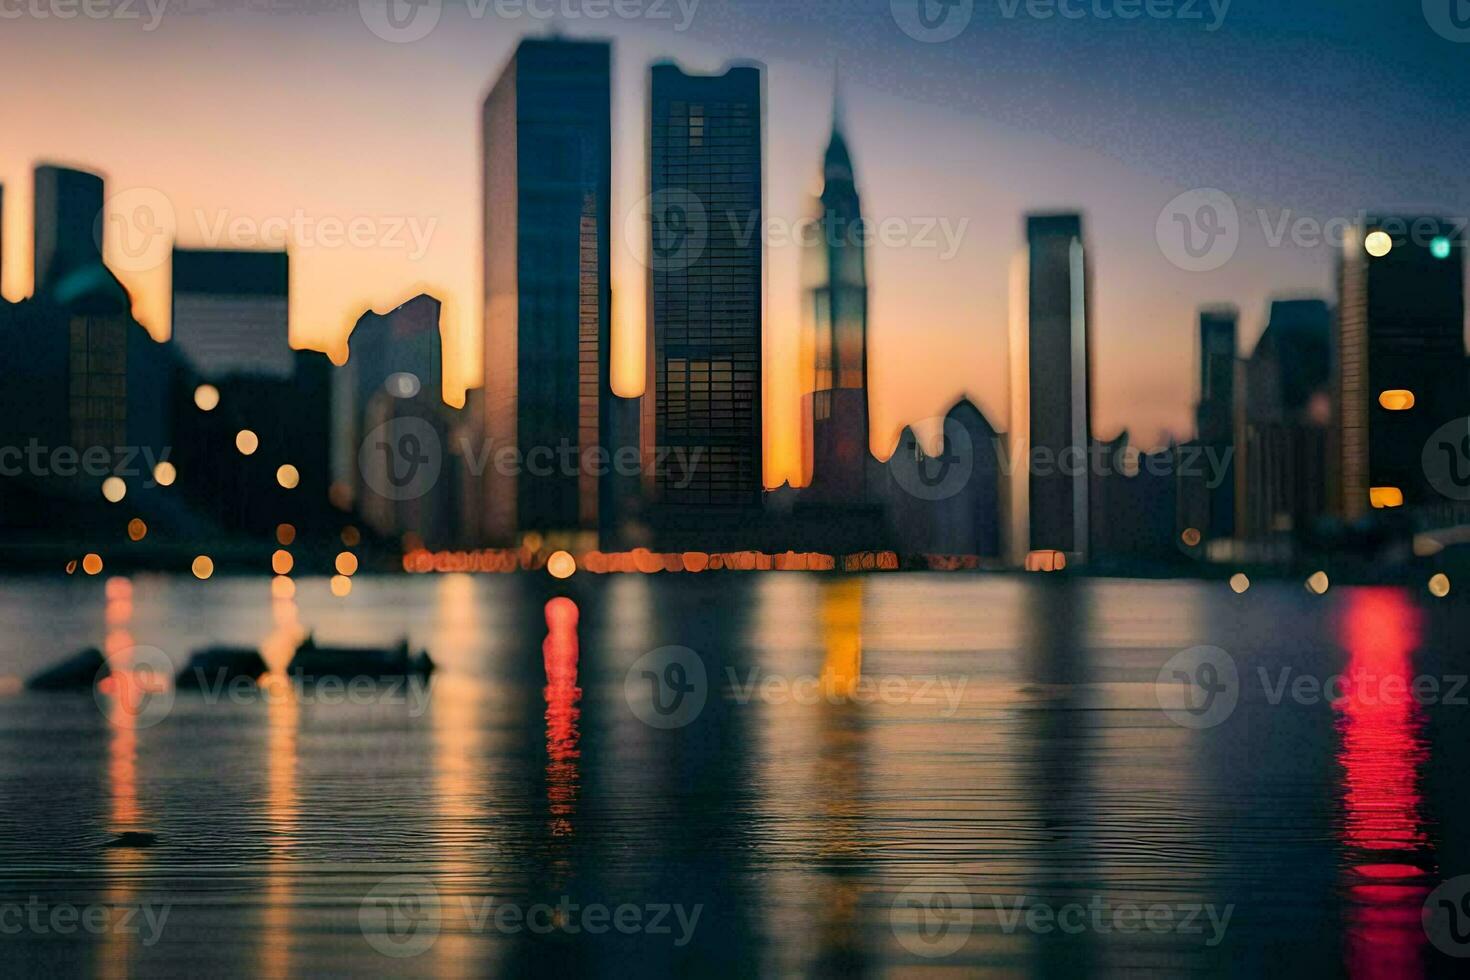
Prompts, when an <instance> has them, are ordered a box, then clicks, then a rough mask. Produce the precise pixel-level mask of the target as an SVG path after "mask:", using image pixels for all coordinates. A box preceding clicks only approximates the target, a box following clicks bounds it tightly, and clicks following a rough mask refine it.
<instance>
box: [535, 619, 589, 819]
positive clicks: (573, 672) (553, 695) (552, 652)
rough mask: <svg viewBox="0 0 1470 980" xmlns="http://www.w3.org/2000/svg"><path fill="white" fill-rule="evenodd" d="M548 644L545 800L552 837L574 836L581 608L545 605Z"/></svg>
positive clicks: (543, 655) (545, 647) (545, 657)
mask: <svg viewBox="0 0 1470 980" xmlns="http://www.w3.org/2000/svg"><path fill="white" fill-rule="evenodd" d="M545 612H546V630H547V632H546V641H545V642H544V643H543V644H542V645H541V658H542V660H543V662H544V663H545V666H546V689H545V694H546V802H547V805H548V807H549V809H550V812H551V822H550V827H549V829H550V831H551V836H553V837H570V836H572V833H573V830H574V826H573V818H574V816H575V814H576V808H577V760H578V759H579V758H580V757H581V750H580V749H579V748H578V747H577V738H578V735H577V719H578V718H579V717H580V716H581V713H582V712H581V709H580V708H578V707H577V702H578V701H579V700H580V699H581V697H582V689H581V688H579V687H578V686H577V655H578V652H577V620H578V617H579V616H580V612H579V611H578V609H577V604H576V603H575V602H573V601H572V600H571V599H568V598H567V597H565V596H557V597H556V598H555V599H552V600H551V601H549V602H547V603H546V610H545Z"/></svg>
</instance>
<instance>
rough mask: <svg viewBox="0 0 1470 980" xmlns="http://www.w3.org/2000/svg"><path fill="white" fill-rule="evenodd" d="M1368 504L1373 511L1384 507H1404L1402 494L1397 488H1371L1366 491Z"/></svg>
mask: <svg viewBox="0 0 1470 980" xmlns="http://www.w3.org/2000/svg"><path fill="white" fill-rule="evenodd" d="M1368 502H1369V503H1371V504H1372V505H1373V507H1374V509H1375V510H1382V509H1384V508H1385V507H1402V506H1403V505H1404V492H1403V491H1402V490H1400V489H1399V488H1398V487H1372V488H1370V489H1369V490H1368Z"/></svg>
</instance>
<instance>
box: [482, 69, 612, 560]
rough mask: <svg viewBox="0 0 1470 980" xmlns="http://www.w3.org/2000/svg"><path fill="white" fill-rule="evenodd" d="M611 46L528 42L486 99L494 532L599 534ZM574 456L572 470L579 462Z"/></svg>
mask: <svg viewBox="0 0 1470 980" xmlns="http://www.w3.org/2000/svg"><path fill="white" fill-rule="evenodd" d="M611 57H612V56H611V49H610V48H609V47H608V45H607V44H604V43H589V42H580V41H564V40H527V41H522V42H521V44H520V45H519V47H517V48H516V53H515V55H514V56H513V57H512V58H511V60H510V63H509V64H508V65H507V66H506V68H505V70H504V71H503V72H502V73H501V76H500V78H499V80H498V81H497V82H496V83H495V86H494V87H493V88H492V89H491V91H490V94H489V95H488V96H487V97H486V99H485V104H484V107H483V117H482V128H481V136H482V139H483V146H484V161H485V182H484V187H485V194H484V208H485V211H484V239H485V240H484V246H485V254H484V262H485V267H484V269H485V274H484V289H485V432H486V436H487V437H488V438H489V439H490V440H491V445H490V448H491V451H492V453H493V452H498V451H500V450H503V449H505V448H507V447H514V448H516V449H517V450H519V455H520V458H521V459H522V460H523V461H524V462H523V464H522V465H520V466H519V467H505V466H500V465H492V466H490V467H489V469H488V470H487V472H486V480H485V487H486V532H485V533H486V534H487V536H488V537H489V538H490V539H491V540H492V541H494V542H495V543H499V544H509V543H511V542H512V541H513V540H514V539H515V538H516V535H517V534H518V532H522V531H532V530H534V531H540V532H553V533H556V532H575V531H595V530H596V529H597V527H598V518H599V511H600V504H599V500H600V496H601V492H602V487H601V483H602V480H603V478H605V477H600V476H599V472H598V469H599V468H598V467H597V466H595V465H589V463H588V460H589V457H590V455H591V454H592V453H594V452H596V451H597V450H598V449H602V450H603V451H606V450H607V448H608V446H609V442H610V440H609V438H608V436H607V434H606V430H607V427H608V425H609V424H610V421H609V417H608V415H609V413H608V412H607V410H606V408H605V400H606V399H607V398H609V397H610V396H611V384H610V360H609V349H608V345H609V339H610V322H611V321H610V320H609V308H610V305H611V286H610V283H609V279H608V276H609V271H608V270H609V262H610V258H609V256H610V254H611V253H610V250H609V242H608V229H609V225H610V200H609V199H610V188H611V176H610V175H611V170H612V101H611V100H612V96H611V92H612V88H611ZM567 460H570V461H571V462H570V463H568V462H567ZM610 469H611V468H610V467H609V468H608V472H609V473H610Z"/></svg>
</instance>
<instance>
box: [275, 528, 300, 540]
mask: <svg viewBox="0 0 1470 980" xmlns="http://www.w3.org/2000/svg"><path fill="white" fill-rule="evenodd" d="M295 540H296V528H295V527H294V526H292V525H290V524H277V525H276V543H278V544H281V545H289V544H290V543H291V542H292V541H295Z"/></svg>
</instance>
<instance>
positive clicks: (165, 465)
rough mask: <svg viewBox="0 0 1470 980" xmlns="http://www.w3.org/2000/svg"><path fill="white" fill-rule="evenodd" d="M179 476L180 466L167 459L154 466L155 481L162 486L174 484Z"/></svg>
mask: <svg viewBox="0 0 1470 980" xmlns="http://www.w3.org/2000/svg"><path fill="white" fill-rule="evenodd" d="M178 478H179V471H178V468H177V467H175V466H174V464H173V463H170V462H169V461H168V460H166V459H165V460H163V461H162V462H161V463H159V464H158V465H157V466H155V467H153V482H154V483H156V484H158V485H159V486H161V487H171V486H173V485H174V481H175V480H177V479H178Z"/></svg>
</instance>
